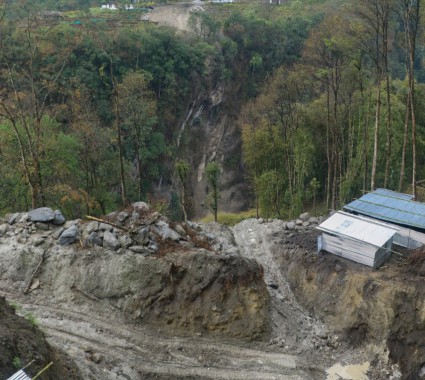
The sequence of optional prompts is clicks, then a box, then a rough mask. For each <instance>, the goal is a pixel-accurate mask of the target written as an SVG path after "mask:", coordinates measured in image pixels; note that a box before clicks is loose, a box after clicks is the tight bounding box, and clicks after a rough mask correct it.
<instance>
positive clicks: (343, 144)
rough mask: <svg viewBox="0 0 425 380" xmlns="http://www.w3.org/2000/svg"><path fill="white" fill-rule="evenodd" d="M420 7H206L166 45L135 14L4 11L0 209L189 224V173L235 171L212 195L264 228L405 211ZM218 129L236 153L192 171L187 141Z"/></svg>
mask: <svg viewBox="0 0 425 380" xmlns="http://www.w3.org/2000/svg"><path fill="white" fill-rule="evenodd" d="M80 3H81V2H80ZM419 4H420V2H419V1H402V0H398V1H390V0H372V1H363V0H361V1H348V0H347V1H342V0H341V1H336V0H334V1H323V0H322V1H312V0H310V1H289V2H287V3H285V4H283V5H270V4H266V3H255V4H254V3H243V4H242V3H240V4H228V5H223V4H219V5H212V4H209V5H207V4H206V5H205V7H204V10H203V11H195V12H192V15H191V17H190V19H189V29H190V31H189V32H182V31H177V30H174V29H172V28H167V27H163V26H161V25H155V24H154V23H147V22H141V21H140V18H141V17H142V16H143V15H144V14H145V13H146V12H149V9H148V8H146V7H145V6H142V5H139V6H138V8H137V9H135V10H134V11H132V12H126V11H122V10H120V11H116V13H111V12H100V10H99V8H89V7H88V6H87V4H79V3H77V2H75V4H74V3H73V4H70V3H67V2H64V1H62V2H61V3H57V7H56V8H54V7H53V6H52V4H49V3H48V2H45V3H37V6H36V5H35V4H33V2H29V1H28V2H12V3H8V6H7V8H5V10H4V12H3V17H2V21H1V24H0V33H1V38H0V41H1V50H0V60H1V63H0V78H1V79H0V80H1V87H0V91H1V96H0V117H1V124H0V160H1V166H0V178H1V180H0V210H1V211H2V212H7V211H10V210H26V209H29V208H32V207H37V206H40V205H43V204H47V205H50V206H57V207H60V208H61V209H62V210H63V211H64V213H66V214H68V215H69V216H70V217H79V216H82V215H84V214H85V213H91V214H101V213H107V212H108V211H110V210H112V209H115V208H116V207H117V206H119V205H123V206H125V205H126V204H127V203H128V202H130V201H134V200H139V199H148V200H150V201H151V202H153V203H158V204H160V205H161V207H162V208H163V209H165V208H169V210H170V211H169V212H170V215H171V216H173V217H174V218H181V217H183V213H182V210H181V206H184V208H185V210H184V212H185V213H188V214H189V216H190V217H193V216H194V215H193V213H194V210H195V209H196V207H194V206H193V203H194V199H193V191H194V190H193V188H194V186H195V185H194V184H195V183H196V182H197V181H198V182H199V176H200V175H201V177H203V176H204V175H203V173H199V170H200V169H199V168H201V169H202V168H204V166H203V165H199V162H200V157H203V158H202V159H203V162H204V161H207V162H208V161H209V162H211V161H217V163H218V164H219V165H220V168H221V172H222V173H221V177H222V178H223V177H226V173H230V172H238V173H239V177H238V178H233V179H232V178H231V179H230V180H229V178H228V183H229V182H231V181H232V180H233V181H234V182H235V181H239V182H240V181H243V182H244V183H245V184H244V186H245V188H247V187H248V186H247V185H249V187H250V188H251V189H252V191H251V193H250V194H248V193H245V192H244V194H243V196H244V197H245V198H246V199H247V203H246V206H251V207H255V206H256V205H257V206H258V207H259V210H260V213H261V214H262V215H264V216H269V215H280V216H282V215H287V214H292V213H297V212H298V211H299V210H300V209H302V208H303V207H304V206H305V205H307V204H312V203H313V202H314V203H315V202H316V201H317V202H319V201H323V202H325V203H326V205H327V207H337V206H338V205H339V204H341V203H343V202H345V201H346V200H349V199H350V198H351V197H353V196H355V195H357V194H359V193H360V191H361V190H363V189H365V190H368V189H370V188H374V187H379V186H381V187H382V186H384V187H389V188H392V189H396V190H401V191H413V192H414V193H415V194H416V193H417V189H416V186H412V185H413V184H415V183H416V182H417V181H420V180H421V179H424V174H425V173H424V168H423V161H424V159H425V157H424V149H423V148H424V147H423V145H424V137H425V136H424V131H423V124H424V122H425V120H424V117H425V115H424V113H423V111H422V107H421V100H422V98H423V94H422V93H423V92H424V90H425V88H424V85H423V80H424V79H425V73H424V70H423V67H422V59H423V49H422V43H421V41H422V39H423V34H422V29H421V26H422V23H421V19H420V15H421V13H422V8H419ZM59 5H60V6H59ZM43 7H44V8H43ZM46 9H59V10H61V11H64V12H62V13H60V14H51V13H50V14H48V13H46V12H43V10H46ZM68 9H73V11H67V10H68ZM194 110H197V111H196V112H194ZM207 111H208V112H207ZM220 118H221V119H223V118H225V119H226V123H227V124H228V125H235V126H238V128H239V129H237V131H239V132H238V133H237V138H239V136H241V141H242V145H241V147H242V149H239V148H236V150H235V149H234V148H232V149H233V150H232V151H231V152H227V153H226V152H221V153H222V154H217V151H218V150H219V149H221V150H222V151H223V150H225V147H223V146H221V147H218V148H217V151H213V152H212V153H211V152H210V153H211V154H208V155H207V156H206V155H205V152H204V151H203V145H202V141H203V140H204V139H205V138H206V136H207V132H206V131H207V130H208V128H213V127H214V123H215V122H216V121H217V120H219V119H220ZM223 133H224V134H225V132H223ZM239 133H240V134H239ZM220 141H222V140H220ZM176 164H177V165H176ZM182 165H183V166H182ZM195 166H196V168H195ZM179 167H180V168H182V167H183V168H187V171H186V173H185V175H183V176H179V172H178V171H176V168H179ZM204 181H205V179H204ZM223 186H224V185H222V186H221V188H220V186H219V189H220V190H221V191H222V192H225V190H226V189H225V188H223ZM207 190H208V189H207ZM182 197H183V199H180V200H179V198H182ZM197 201H199V199H198V200H197ZM204 201H205V204H206V205H207V204H208V199H207V194H206V192H205V200H204Z"/></svg>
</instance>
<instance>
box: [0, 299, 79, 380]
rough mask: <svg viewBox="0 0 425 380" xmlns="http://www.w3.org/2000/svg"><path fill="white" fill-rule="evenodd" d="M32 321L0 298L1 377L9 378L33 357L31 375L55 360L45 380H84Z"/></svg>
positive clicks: (29, 373)
mask: <svg viewBox="0 0 425 380" xmlns="http://www.w3.org/2000/svg"><path fill="white" fill-rule="evenodd" d="M28 319H31V318H29V317H28ZM33 322H34V321H33ZM33 322H30V320H27V319H25V318H23V317H19V316H18V315H16V314H15V310H14V309H13V308H12V307H11V306H9V305H8V304H7V303H6V301H5V299H4V298H2V297H1V298H0V342H1V344H0V378H2V379H6V378H8V377H9V376H11V375H12V374H14V373H15V372H17V371H18V370H19V369H21V368H22V367H23V366H25V365H26V364H28V363H29V362H31V361H32V360H34V362H33V364H32V365H31V366H30V367H29V368H28V369H27V370H26V373H27V374H28V375H30V376H34V375H35V374H36V373H37V372H38V371H40V370H41V369H42V368H44V367H45V366H46V365H47V364H49V363H50V362H53V366H52V367H50V368H49V369H48V370H47V371H46V372H45V374H44V375H43V379H46V380H53V379H70V380H74V379H75V380H77V379H82V377H81V376H79V374H78V371H77V369H76V367H75V365H74V364H73V363H72V362H71V361H69V360H68V359H66V358H65V356H63V354H60V353H59V352H57V351H55V350H53V349H52V348H51V347H50V346H49V345H48V344H47V342H46V339H45V337H44V334H43V333H42V332H41V331H40V330H39V329H38V328H37V327H36V326H35V325H34V323H33Z"/></svg>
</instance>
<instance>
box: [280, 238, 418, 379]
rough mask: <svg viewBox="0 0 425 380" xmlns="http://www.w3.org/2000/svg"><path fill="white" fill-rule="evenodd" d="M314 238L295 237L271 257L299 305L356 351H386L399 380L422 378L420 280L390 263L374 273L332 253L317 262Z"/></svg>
mask: <svg viewBox="0 0 425 380" xmlns="http://www.w3.org/2000/svg"><path fill="white" fill-rule="evenodd" d="M316 235H317V233H316V234H309V235H305V236H298V238H297V240H298V243H297V244H295V245H294V246H293V247H287V246H284V245H281V246H277V247H276V250H275V252H274V255H275V257H276V259H277V260H279V261H280V263H281V269H282V271H283V272H284V273H285V276H287V278H288V280H289V281H290V283H291V287H292V289H293V290H294V292H295V293H296V295H297V298H298V300H299V301H300V302H301V303H302V304H303V305H304V306H305V307H306V308H307V309H309V310H311V311H312V312H314V314H315V315H317V316H319V317H320V318H321V319H323V320H324V321H325V323H326V324H327V325H328V326H332V328H333V329H334V330H335V332H337V333H342V334H343V335H345V336H346V339H347V340H348V341H349V342H350V343H351V344H353V345H354V346H356V345H359V346H360V345H364V344H373V345H375V346H376V347H377V351H381V352H382V351H384V352H385V351H387V354H388V357H389V358H390V359H391V360H392V361H393V362H395V363H398V364H399V365H400V369H401V371H402V373H403V379H421V378H424V375H425V369H424V363H425V348H424V347H425V295H424V294H423V291H422V288H423V279H422V278H421V277H418V276H416V275H414V274H413V273H411V272H409V271H408V270H406V269H405V268H404V264H403V265H402V266H400V264H399V263H398V261H397V260H396V259H394V258H393V259H392V261H390V262H389V263H388V264H387V266H386V267H385V268H383V269H382V270H379V271H374V270H372V269H371V268H369V267H366V266H363V265H360V264H357V263H354V262H350V261H349V260H344V259H341V258H338V257H336V256H334V255H331V254H324V255H323V256H322V257H319V256H317V254H315V252H314V251H313V250H312V249H311V248H314V246H315V239H316ZM305 248H308V249H307V250H306V249H305ZM379 347H380V348H379ZM381 359H382V357H381ZM371 360H375V358H371ZM376 360H378V356H377V357H376Z"/></svg>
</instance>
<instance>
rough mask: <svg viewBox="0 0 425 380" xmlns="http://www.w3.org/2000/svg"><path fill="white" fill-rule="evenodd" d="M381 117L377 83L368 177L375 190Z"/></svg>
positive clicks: (379, 91)
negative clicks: (373, 131) (370, 168)
mask: <svg viewBox="0 0 425 380" xmlns="http://www.w3.org/2000/svg"><path fill="white" fill-rule="evenodd" d="M380 117H381V87H380V83H378V97H377V100H376V114H375V133H374V137H373V158H372V174H371V179H370V189H371V190H372V191H373V190H375V182H376V167H377V163H378V139H379V119H380Z"/></svg>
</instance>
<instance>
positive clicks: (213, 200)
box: [205, 161, 221, 222]
mask: <svg viewBox="0 0 425 380" xmlns="http://www.w3.org/2000/svg"><path fill="white" fill-rule="evenodd" d="M220 173H221V168H220V165H219V164H218V163H217V162H215V161H213V162H210V163H209V164H208V165H207V166H206V168H205V174H206V176H207V183H208V185H209V186H210V187H211V189H210V192H209V194H208V197H209V202H208V204H209V207H210V208H211V210H212V212H213V214H214V221H215V222H217V214H218V199H219V197H220V192H219V189H218V187H219V185H220Z"/></svg>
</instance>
